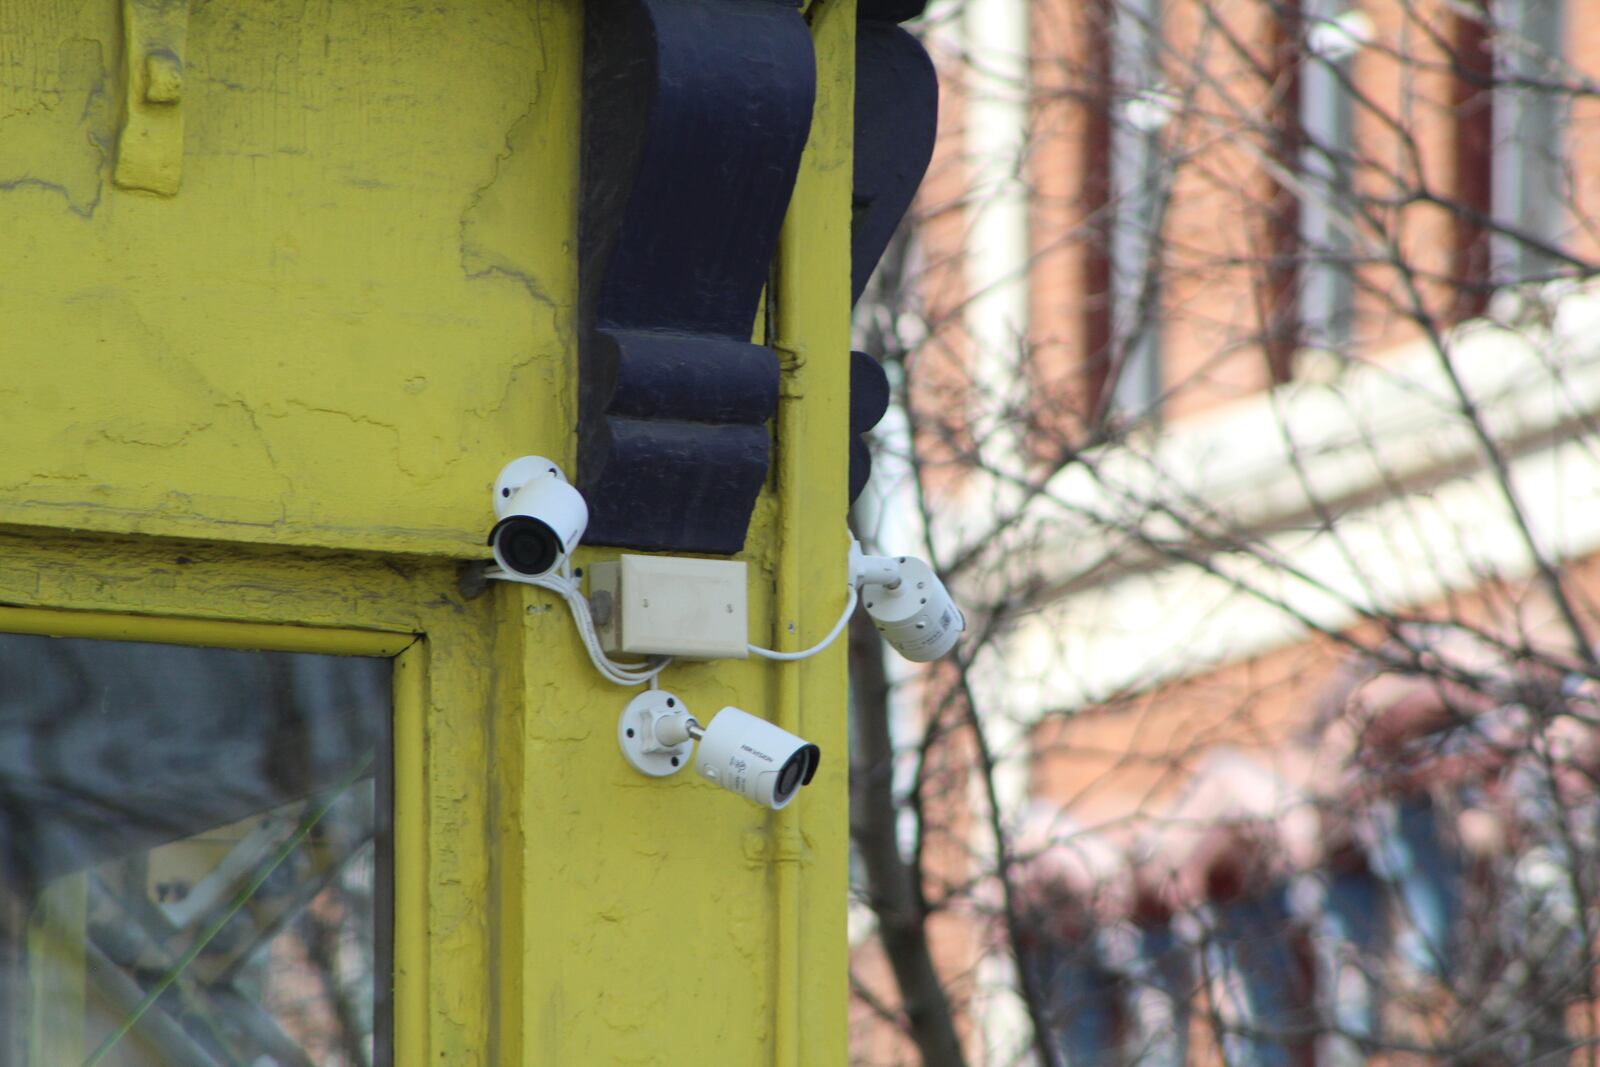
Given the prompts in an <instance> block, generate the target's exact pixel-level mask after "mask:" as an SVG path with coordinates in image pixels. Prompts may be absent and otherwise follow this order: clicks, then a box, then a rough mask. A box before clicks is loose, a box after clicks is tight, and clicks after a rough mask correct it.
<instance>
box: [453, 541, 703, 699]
mask: <svg viewBox="0 0 1600 1067" xmlns="http://www.w3.org/2000/svg"><path fill="white" fill-rule="evenodd" d="M484 577H485V578H489V579H491V580H494V581H502V582H520V583H522V584H523V585H534V586H538V587H539V588H540V589H548V590H550V591H551V592H552V593H557V594H559V595H560V597H561V599H562V600H565V601H566V602H567V610H568V611H570V612H572V621H573V624H574V625H576V626H577V628H578V637H579V638H580V639H581V640H582V641H583V647H584V651H586V652H588V653H589V662H591V663H593V664H594V669H595V670H597V671H599V672H600V676H601V677H602V678H604V679H605V680H606V681H608V682H611V683H612V684H614V685H623V686H635V685H649V684H653V683H654V682H655V678H656V675H658V674H660V673H661V672H662V671H663V670H665V669H666V666H667V664H669V663H671V662H672V658H671V657H670V656H669V657H666V658H663V659H659V660H652V661H649V662H646V663H618V662H617V661H616V660H614V659H612V658H611V657H609V656H607V655H606V653H605V649H603V648H601V647H600V635H599V634H598V633H597V632H596V631H595V627H594V617H593V616H592V615H590V614H589V601H588V599H587V598H586V597H585V596H584V595H583V590H582V588H581V587H580V586H579V579H578V578H577V577H575V576H574V575H573V573H572V562H571V561H570V560H565V561H563V562H562V564H561V569H560V573H558V574H547V575H542V576H540V577H537V578H530V577H525V576H523V575H520V574H508V573H506V572H505V571H503V570H501V569H500V568H499V567H490V568H489V569H488V570H486V571H485V572H484Z"/></svg>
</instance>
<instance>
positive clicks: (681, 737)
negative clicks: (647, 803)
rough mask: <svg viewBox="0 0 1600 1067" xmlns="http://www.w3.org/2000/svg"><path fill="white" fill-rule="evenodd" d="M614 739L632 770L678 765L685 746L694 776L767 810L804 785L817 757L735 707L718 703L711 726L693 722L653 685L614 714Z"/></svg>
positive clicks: (660, 771) (656, 771)
mask: <svg viewBox="0 0 1600 1067" xmlns="http://www.w3.org/2000/svg"><path fill="white" fill-rule="evenodd" d="M696 740H698V741H699V744H698V745H695V744H694V742H695V741H696ZM617 743H618V744H619V745H621V746H622V754H623V755H624V756H625V757H627V760H628V762H629V763H630V764H632V765H633V768H634V769H635V770H637V771H638V772H639V773H641V774H648V775H650V776H651V777H653V778H661V777H665V776H667V775H669V774H676V773H678V772H679V771H681V770H682V769H683V768H684V766H685V765H687V764H688V763H689V761H690V753H691V751H692V752H693V760H694V768H695V770H697V771H699V772H700V775H701V777H703V778H705V779H706V780H707V781H708V782H712V783H714V784H716V785H720V786H721V787H722V788H724V789H726V790H728V791H730V792H733V793H737V794H739V795H740V796H742V797H744V798H745V799H746V800H749V801H753V802H755V803H757V804H761V805H763V806H765V807H768V808H771V809H773V810H774V811H776V810H777V809H779V808H781V807H783V806H784V805H786V804H788V803H789V801H791V800H793V799H794V796H795V794H796V793H798V792H799V791H800V789H801V787H802V786H806V785H810V784H811V779H812V777H813V776H814V775H815V774H816V773H817V763H818V762H819V761H820V760H821V758H822V750H821V749H819V748H817V746H816V745H813V744H812V743H811V742H809V741H807V740H805V739H804V738H800V737H796V736H795V735H794V734H791V733H789V732H788V731H787V730H781V729H779V728H778V727H776V726H774V725H772V724H771V723H770V722H767V721H766V720H765V719H761V718H757V717H756V716H754V715H751V714H750V713H749V712H747V711H741V710H740V709H738V708H734V707H727V708H723V709H722V710H721V711H719V712H717V714H716V715H715V716H714V717H713V718H712V720H711V725H709V726H701V725H700V723H699V722H698V721H696V720H695V718H694V717H693V716H692V715H690V714H689V710H688V709H687V708H685V707H684V706H683V703H682V702H681V701H680V700H678V698H677V697H675V696H673V695H672V694H671V693H668V692H665V691H663V690H660V689H652V690H649V691H647V692H644V693H640V694H639V695H638V696H636V697H634V698H633V699H632V700H631V701H629V702H628V706H627V707H626V708H624V709H623V711H622V717H621V718H620V719H619V720H618V721H617Z"/></svg>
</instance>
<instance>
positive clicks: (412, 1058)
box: [0, 606, 428, 1067]
mask: <svg viewBox="0 0 1600 1067" xmlns="http://www.w3.org/2000/svg"><path fill="white" fill-rule="evenodd" d="M5 633H9V634H26V635H36V636H44V637H75V638H89V639H93V640H101V641H139V642H149V643H154V644H171V645H187V646H195V647H206V648H229V649H240V650H249V651H265V652H306V653H316V654H322V655H334V656H370V657H374V658H382V659H391V660H393V661H394V676H393V698H392V699H393V708H392V721H391V724H390V737H391V742H390V743H391V747H392V749H393V752H392V755H391V759H392V760H393V768H394V769H393V781H394V798H393V826H394V831H393V848H394V859H393V864H394V879H393V881H394V886H393V892H394V902H393V908H392V920H393V923H394V929H393V930H392V931H391V932H390V933H391V937H392V939H393V947H392V958H393V965H394V975H393V981H394V991H393V1011H392V1013H391V1015H392V1025H393V1031H394V1033H393V1048H394V1057H393V1063H394V1067H416V1065H419V1064H421V1063H422V1062H424V1060H425V1056H424V1055H423V1050H424V1049H425V1048H426V1045H427V1029H426V1027H427V1019H428V995H427V994H428V988H427V977H426V974H427V957H428V945H427V922H426V910H427V904H426V886H427V869H428V865H427V857H426V848H425V847H424V844H423V835H422V834H420V833H418V832H417V829H418V828H420V827H421V826H422V825H423V824H424V818H425V815H424V795H425V780H424V764H425V760H424V755H423V752H424V745H425V739H424V733H425V709H426V705H427V686H426V672H425V654H426V644H425V641H424V638H423V635H421V634H417V633H404V632H387V631H382V630H363V629H353V628H346V627H335V626H304V625H295V624H290V623H258V622H242V621H231V620H220V619H203V618H192V617H179V616H161V615H135V614H127V613H119V612H96V611H76V610H63V609H59V608H36V607H8V606H0V634H5ZM64 881H65V882H66V883H67V884H65V885H63V886H62V887H61V888H60V889H59V890H52V891H46V892H45V893H43V894H41V897H40V899H39V901H38V902H36V904H35V906H34V911H33V914H32V916H31V917H30V920H29V932H28V938H29V949H30V955H32V954H33V953H35V952H40V950H43V953H41V954H48V956H49V957H52V958H54V959H57V960H60V959H62V957H63V946H62V945H61V944H60V931H61V930H62V929H63V928H64V926H65V925H66V924H70V923H74V922H85V921H87V917H86V914H85V911H84V909H85V901H84V899H83V894H82V891H81V890H82V885H81V878H77V877H74V878H70V879H66V880H64ZM79 955H80V956H81V951H80V953H79ZM34 958H40V957H39V956H34ZM84 995H85V996H87V993H86V991H85V992H84ZM72 1007H73V1006H72V1005H69V1004H63V1003H61V1002H60V1001H59V1000H57V1001H55V1002H51V1003H44V1004H40V1003H38V1002H35V1004H34V1008H33V1011H32V1013H31V1015H32V1017H31V1019H30V1021H29V1035H28V1042H29V1045H30V1047H31V1048H32V1050H33V1053H34V1055H32V1056H30V1059H31V1060H34V1061H37V1062H40V1063H54V1062H58V1061H59V1062H61V1063H63V1064H65V1063H68V1062H71V1063H81V1062H83V1056H84V1050H83V1049H82V1048H81V1047H80V1046H81V1044H82V1041H81V1038H80V1039H78V1040H76V1041H74V1040H72V1039H71V1038H70V1037H68V1038H67V1039H66V1047H63V1044H62V1040H63V1039H62V1031H61V1028H60V1026H59V1022H60V1020H61V1019H63V1018H65V1016H66V1014H67V1013H69V1012H70V1011H71V1010H72ZM77 1007H79V1008H82V1005H81V1004H80V1005H78V1006H77ZM80 1017H81V1013H80ZM62 1055H66V1056H68V1057H69V1058H68V1059H66V1060H61V1059H60V1058H59V1057H60V1056H62ZM52 1057H54V1058H52Z"/></svg>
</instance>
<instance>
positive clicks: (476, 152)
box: [0, 0, 577, 556]
mask: <svg viewBox="0 0 1600 1067" xmlns="http://www.w3.org/2000/svg"><path fill="white" fill-rule="evenodd" d="M117 12H118V5H117V4H116V3H115V2H113V0H92V2H91V0H81V2H78V3H75V4H74V3H66V4H64V3H61V2H60V0H16V2H12V3H7V4H3V5H0V232H4V233H6V235H7V251H8V255H7V256H6V257H5V258H4V260H3V261H0V321H3V322H6V323H8V324H16V323H19V322H25V323H26V328H25V329H15V328H11V329H8V330H7V331H6V332H5V333H4V334H3V335H0V359H3V361H4V363H5V366H6V368H7V371H8V377H10V378H12V381H10V382H8V389H9V390H12V391H14V393H15V398H14V400H13V398H12V397H11V396H6V397H0V402H4V403H5V404H6V411H5V413H4V414H5V418H4V419H0V523H12V524H26V525H45V526H48V525H68V526H73V527H77V528H86V529H102V530H108V531H114V530H118V529H123V528H126V527H127V526H128V525H129V524H130V523H135V522H136V523H137V525H138V528H139V529H140V531H141V532H144V533H171V534H174V535H179V536H222V537H229V536H238V537H241V538H246V539H249V538H253V537H259V536H262V534H261V532H260V531H262V530H269V531H270V536H271V538H272V539H273V540H274V541H276V542H278V543H283V542H289V543H297V544H304V545H318V546H328V547H340V546H351V545H357V544H359V545H362V546H363V547H371V548H375V549H383V550H397V551H409V552H422V553H437V554H444V555H457V556H459V555H468V554H474V553H475V552H476V550H477V549H478V548H480V547H481V546H480V545H479V544H478V541H479V540H480V539H481V532H480V531H479V529H478V527H479V526H481V525H482V523H481V518H482V512H483V510H484V506H483V494H484V491H485V489H486V487H487V486H488V485H489V483H490V482H491V481H492V479H493V477H494V474H495V471H496V470H498V467H499V465H500V463H501V462H502V459H503V457H507V456H511V455H518V454H522V453H526V452H542V453H543V454H547V455H551V456H556V457H562V456H567V457H569V461H570V453H571V443H570V437H571V427H572V406H573V402H572V400H571V399H569V397H568V396H567V393H568V392H569V390H568V388H567V379H566V358H567V352H568V351H569V350H570V344H571V323H570V320H571V317H572V311H573V308H572V299H573V291H574V285H575V269H576V268H575V264H574V262H573V261H572V242H573V234H574V233H575V228H576V222H575V218H574V211H575V208H574V204H575V192H574V182H575V181H576V167H575V164H574V160H575V158H576V157H575V151H576V143H577V125H576V113H575V101H576V92H577V90H576V77H577V72H576V68H575V66H574V64H575V63H576V56H575V55H573V54H571V52H570V49H569V48H563V49H554V50H553V49H552V48H551V46H550V40H551V39H552V38H553V37H554V38H561V39H562V40H563V43H564V44H566V43H567V42H566V41H565V39H564V38H562V34H564V33H565V32H567V31H566V30H565V28H564V27H563V25H562V24H561V20H560V19H559V18H558V17H557V15H558V13H557V12H555V11H553V10H545V11H541V10H539V9H537V8H530V7H529V6H527V5H523V4H516V3H509V2H506V3H495V2H481V3H470V4H469V3H462V4H459V5H455V6H449V5H446V6H442V7H436V8H429V9H427V10H423V9H420V8H400V7H397V6H391V5H348V4H334V3H331V2H315V0H308V2H305V3H272V4H247V3H242V2H238V3H206V4H201V3H196V4H193V10H192V12H191V14H190V20H189V28H188V41H187V45H186V52H187V54H186V56H185V67H186V70H185V86H184V97H183V103H182V105H181V106H182V107H183V108H184V110H185V127H186V129H185V138H184V153H183V154H184V159H183V175H184V177H183V184H182V188H181V189H180V191H179V192H178V193H177V194H176V195H175V196H173V197H171V198H163V197H157V196H153V195H150V194H148V193H143V192H138V191H129V190H125V189H120V188H117V187H116V186H114V185H113V184H112V183H111V180H110V173H111V170H112V165H113V163H114V160H115V153H116V143H117V136H118V129H117V126H118V122H119V117H118V108H117V107H116V106H115V104H116V101H117V99H119V94H120V93H122V92H123V91H124V87H123V86H121V85H120V84H119V82H120V80H121V78H122V76H123V75H122V69H123V64H122V57H121V48H122V43H121V36H120V34H121V30H120V25H119V21H118V14H117ZM539 57H543V58H542V59H541V58H539ZM69 367H70V369H71V373H70V374H67V373H64V372H65V371H66V370H67V369H68V368H69ZM14 368H20V370H21V373H20V374H18V373H16V371H15V370H14ZM130 398H137V402H136V403H134V404H132V405H131V404H130ZM464 414H470V416H471V417H470V418H469V417H463V415H464ZM24 442H27V443H43V444H44V445H45V446H46V447H45V449H44V450H42V451H41V450H40V449H39V448H25V447H21V446H22V444H23V443H24ZM379 511H381V512H382V513H384V514H386V515H387V516H388V521H386V522H384V523H383V524H381V525H375V524H373V523H372V522H371V516H372V514H374V513H375V512H379Z"/></svg>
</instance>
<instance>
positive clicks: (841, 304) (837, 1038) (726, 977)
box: [491, 0, 855, 1067]
mask: <svg viewBox="0 0 1600 1067" xmlns="http://www.w3.org/2000/svg"><path fill="white" fill-rule="evenodd" d="M810 19H811V22H812V27H813V33H814V37H815V41H816V53H817V63H818V90H817V102H816V109H815V121H814V124H813V127H812V129H811V133H810V138H809V140H808V143H807V147H806V150H805V155H804V158H803V160H802V164H801V170H800V174H799V178H798V181H797V184H796V188H795V192H794V196H793V199H792V202H791V205H790V209H789V213H788V216H787V219H786V223H785V229H784V236H783V239H782V242H781V247H780V252H779V257H778V263H777V264H776V284H775V287H774V291H773V297H774V299H773V312H774V314H773V320H772V322H771V323H770V328H771V331H772V334H771V336H772V339H773V343H774V346H775V347H776V348H777V349H778V350H779V352H780V357H781V360H782V363H783V367H784V371H783V391H782V398H781V400H780V408H779V416H778V420H777V426H776V430H775V438H776V461H775V466H776V471H775V475H776V476H775V479H774V486H775V490H776V491H775V493H773V494H769V495H768V496H767V497H765V498H764V499H763V501H762V503H761V505H760V507H758V509H757V514H756V517H755V519H754V521H753V522H752V525H751V531H750V536H749V540H748V542H747V546H746V551H745V552H744V553H743V554H742V558H744V559H746V560H747V561H748V562H749V563H750V565H751V588H750V594H751V601H750V610H751V619H752V637H753V638H754V639H756V640H758V641H762V642H764V643H768V644H771V645H774V646H775V647H779V648H787V649H794V648H800V647H804V646H806V645H809V644H811V643H813V642H814V641H815V640H816V639H817V638H818V637H819V636H821V634H823V633H825V632H826V631H827V629H828V628H829V627H830V626H831V625H832V624H833V621H834V620H835V619H836V618H837V617H838V613H839V611H840V610H841V609H842V607H843V605H844V600H845V591H846V575H845V568H846V548H847V542H846V537H845V509H846V493H847V489H846V486H847V478H848V433H847V430H848V414H847V413H848V401H849V397H848V389H849V348H850V331H849V304H850V247H849V242H850V192H851V190H850V183H851V138H852V116H853V111H854V99H853V88H854V57H855V7H854V3H853V2H851V0H839V2H834V0H827V2H822V3H817V4H814V5H813V6H812V8H811V13H810ZM569 385H570V383H569ZM615 554H616V552H615V550H608V549H594V550H584V551H582V552H580V553H579V557H578V561H577V562H578V563H579V564H580V565H581V564H586V563H588V562H590V561H593V560H596V559H606V558H614V556H615ZM494 595H495V596H497V597H500V598H502V602H501V604H500V605H499V607H500V609H501V611H502V614H501V619H502V624H503V626H505V627H506V629H505V630H504V631H503V632H502V634H501V639H500V644H499V646H498V649H497V653H496V670H497V674H498V676H499V678H500V686H501V690H502V692H505V691H508V690H509V691H514V692H516V693H519V694H520V698H521V699H520V703H519V706H518V707H516V708H514V709H512V710H510V711H505V710H504V709H503V710H502V713H501V714H499V715H498V716H497V718H496V723H497V725H496V727H495V740H494V742H493V752H492V756H491V758H492V760H493V761H494V768H495V769H494V772H493V780H494V781H495V782H496V783H499V784H500V785H502V786H503V788H504V789H506V790H507V791H509V792H511V793H514V794H515V796H514V797H511V798H508V799H507V802H506V803H505V804H504V805H503V806H502V808H501V810H502V811H503V812H504V821H503V824H502V825H501V826H499V827H497V828H496V830H495V840H496V841H497V842H498V844H497V847H498V848H499V849H500V855H499V856H498V858H497V861H496V862H497V863H498V864H500V875H499V877H498V879H497V885H498V886H499V889H498V890H497V892H498V893H499V894H500V895H501V897H502V899H503V901H504V903H505V905H506V906H518V907H519V910H518V913H517V914H516V915H510V914H505V913H504V912H502V913H501V916H502V917H501V919H500V920H499V921H498V922H497V924H496V932H497V935H498V936H499V937H500V938H501V940H500V943H499V945H498V949H499V951H500V952H501V954H502V958H503V960H504V961H505V963H506V967H505V969H504V970H503V971H502V972H501V977H500V978H499V980H498V986H497V988H498V990H499V996H498V1003H499V1005H500V1007H499V1009H498V1010H499V1016H500V1017H499V1024H498V1026H497V1034H498V1041H499V1044H500V1049H501V1052H502V1059H501V1061H500V1062H504V1063H520V1064H527V1065H530V1067H531V1065H545V1064H565V1063H572V1064H602V1063H603V1064H661V1065H679V1064H716V1065H738V1067H745V1065H759V1064H774V1065H778V1067H799V1065H802V1064H803V1065H805V1067H831V1065H839V1067H842V1065H843V1064H844V1063H845V1061H846V1047H847V1042H846V1027H847V1017H846V1007H847V988H848V986H847V975H848V964H847V944H846V930H845V916H846V910H845V909H846V901H847V893H848V868H849V839H848V788H849V785H848V756H847V751H846V747H847V743H848V741H847V739H848V724H847V680H846V671H845V642H844V641H842V640H841V641H839V642H838V643H837V644H836V645H835V646H834V647H833V648H832V649H830V650H829V651H828V652H826V653H824V654H822V655H820V656H817V657H815V658H813V659H811V660H808V661H805V662H802V663H797V664H772V663H768V662H765V661H759V660H755V659H751V660H747V661H728V660H722V661H712V662H706V663H687V662H684V663H677V664H674V665H673V666H672V667H670V668H669V669H668V670H667V671H666V672H665V673H664V674H663V675H662V677H661V679H660V684H661V687H662V688H663V689H666V690H668V691H670V692H672V693H674V694H676V695H677V696H678V697H680V698H681V699H682V700H683V702H684V703H685V705H686V706H687V707H688V708H689V709H690V711H691V712H693V713H695V714H696V715H697V716H699V717H700V718H701V719H702V721H705V720H707V719H709V717H710V716H712V715H715V714H716V712H717V711H718V710H719V709H720V708H722V707H723V706H725V705H730V704H731V705H736V706H739V707H743V708H745V709H747V710H749V711H751V712H753V713H755V714H759V715H762V716H764V717H766V718H769V719H772V720H773V721H775V722H777V723H778V724H779V725H781V726H783V727H784V728H786V729H789V730H791V731H793V732H796V733H799V734H801V735H802V736H805V737H807V738H808V739H810V740H813V741H815V742H816V743H817V744H818V745H820V746H821V748H822V751H823V759H822V763H821V767H820V769H819V771H818V775H817V778H816V780H815V781H814V783H813V784H812V786H811V787H809V788H808V789H806V790H804V791H803V792H802V793H801V794H800V796H799V797H798V798H797V799H796V800H795V801H794V802H793V803H792V804H791V805H789V807H787V808H785V809H784V810H783V811H782V812H778V813H770V812H767V811H765V810H763V809H761V808H758V807H756V806H754V805H752V804H748V803H746V802H744V801H742V800H740V799H738V798H737V797H734V796H732V795H730V794H728V793H727V792H725V791H723V790H719V789H717V788H715V787H713V786H711V785H710V784H708V783H706V782H704V781H702V780H701V779H700V778H699V777H698V776H696V775H694V774H693V773H692V772H686V773H680V774H677V775H674V776H672V777H670V778H665V779H652V778H647V777H644V776H642V775H639V774H638V773H636V772H635V771H634V770H632V768H631V767H629V766H628V765H627V763H626V762H625V761H624V760H623V759H622V757H621V755H620V753H619V751H618V746H617V741H616V723H617V718H618V716H619V714H620V713H621V711H622V708H623V707H624V705H625V704H626V703H627V702H628V700H629V699H631V698H632V697H633V696H634V695H636V694H637V693H638V692H639V690H637V689H623V688H619V687H616V686H612V685H609V684H607V683H605V682H603V681H601V680H600V679H599V677H598V675H597V674H596V673H595V672H594V671H593V670H592V669H591V668H590V666H589V664H588V662H587V659H586V658H585V655H584V652H583V650H582V646H581V644H580V642H579V640H578V638H577V636H576V634H575V632H574V628H573V625H572V621H571V619H570V617H569V616H568V614H567V609H566V607H565V605H563V604H561V603H560V601H559V600H558V599H557V598H555V597H554V596H553V595H551V594H548V593H545V592H543V591H540V590H537V589H529V588H520V587H519V588H509V587H507V588H500V589H497V590H495V592H494ZM513 959H515V960H516V961H517V963H516V965H515V966H513V965H512V964H511V961H512V960H513Z"/></svg>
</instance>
